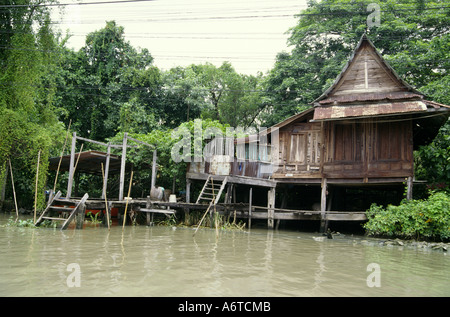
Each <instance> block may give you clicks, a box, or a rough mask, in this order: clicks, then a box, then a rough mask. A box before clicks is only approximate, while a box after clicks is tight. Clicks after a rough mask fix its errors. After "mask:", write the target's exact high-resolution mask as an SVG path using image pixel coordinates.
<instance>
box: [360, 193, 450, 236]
mask: <svg viewBox="0 0 450 317" xmlns="http://www.w3.org/2000/svg"><path fill="white" fill-rule="evenodd" d="M366 213H367V218H368V221H367V222H366V223H365V224H364V228H365V229H366V230H367V232H368V233H369V234H371V235H382V236H396V237H404V238H413V239H438V240H448V239H450V196H449V195H448V194H446V193H445V192H433V193H432V194H431V195H430V196H429V198H428V199H425V200H410V201H406V200H405V201H403V202H402V203H401V204H400V205H399V206H393V205H389V206H387V207H386V208H383V207H382V206H378V205H376V204H373V205H372V206H371V208H370V209H369V210H368V211H367V212H366Z"/></svg>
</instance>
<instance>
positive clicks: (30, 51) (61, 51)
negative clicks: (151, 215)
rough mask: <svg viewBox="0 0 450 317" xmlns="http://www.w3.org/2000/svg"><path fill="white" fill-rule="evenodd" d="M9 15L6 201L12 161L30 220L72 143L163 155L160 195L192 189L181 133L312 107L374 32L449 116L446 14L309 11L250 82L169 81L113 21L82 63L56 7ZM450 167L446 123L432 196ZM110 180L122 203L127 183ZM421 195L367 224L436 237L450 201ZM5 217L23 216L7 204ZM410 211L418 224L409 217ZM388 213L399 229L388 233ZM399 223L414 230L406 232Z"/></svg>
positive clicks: (144, 160) (423, 159) (18, 9)
mask: <svg viewBox="0 0 450 317" xmlns="http://www.w3.org/2000/svg"><path fill="white" fill-rule="evenodd" d="M7 3H8V4H11V6H5V7H2V8H1V10H0V30H1V34H2V35H1V36H0V191H1V190H2V189H4V190H5V195H4V197H6V199H5V201H7V200H10V201H12V199H9V198H10V197H13V190H12V186H10V184H11V183H10V180H9V175H10V172H11V171H10V170H9V162H11V166H12V172H13V174H14V182H15V191H16V194H17V201H18V202H19V204H20V206H19V208H20V207H22V208H25V209H28V210H30V209H33V208H34V201H35V192H37V196H36V198H37V208H38V209H42V207H43V206H44V204H45V194H44V192H45V190H46V189H52V188H53V182H54V180H55V172H50V171H48V158H49V157H52V156H60V155H61V153H62V152H64V151H63V149H64V142H65V136H66V135H67V134H66V133H67V131H68V132H69V135H70V133H71V132H76V133H77V135H78V136H81V137H86V138H90V139H95V140H98V141H103V142H115V141H117V142H120V141H121V140H122V137H123V134H124V133H125V132H127V133H129V134H130V135H131V136H133V137H134V138H136V139H139V140H142V141H145V142H147V143H149V144H154V145H155V147H156V149H157V152H158V164H159V169H158V178H157V183H158V185H160V186H163V187H165V188H170V189H175V190H177V191H180V190H182V189H183V188H184V185H185V184H184V182H185V175H184V173H185V167H186V165H185V163H184V162H181V163H179V162H174V161H173V160H172V158H171V155H170V151H171V146H172V145H173V144H174V143H175V141H176V140H174V138H173V137H172V135H173V131H175V130H176V129H177V128H178V129H183V128H186V129H188V130H189V131H190V132H191V133H192V131H193V127H194V120H196V119H202V129H203V131H204V130H205V129H206V128H207V127H213V126H214V127H218V128H219V129H221V130H223V131H224V129H225V128H226V127H227V126H231V127H238V126H239V127H243V128H249V127H254V128H259V127H268V126H271V125H272V124H275V123H277V122H279V121H281V120H284V119H286V118H287V117H289V116H291V115H293V114H295V113H297V112H299V111H301V110H304V109H306V108H308V107H310V106H311V105H310V102H311V101H313V100H314V99H316V98H317V97H318V96H320V94H321V93H322V92H323V91H324V90H325V89H326V88H328V87H329V86H330V85H331V84H332V82H333V80H334V79H335V77H336V76H337V75H338V74H339V72H340V71H341V69H342V67H343V66H344V64H345V63H346V61H347V60H348V57H349V54H350V53H351V50H352V48H353V47H354V46H355V45H356V43H357V41H358V39H360V37H361V35H362V33H363V32H365V31H367V32H368V35H369V37H370V39H371V40H372V41H373V42H374V45H375V46H376V47H377V48H379V49H380V51H381V54H382V55H383V57H384V58H386V60H387V61H388V62H389V63H390V65H392V67H393V68H394V69H395V70H396V71H397V73H398V74H399V75H400V76H401V77H402V78H403V79H405V80H406V81H407V82H408V83H410V84H412V85H413V86H414V87H415V88H417V89H418V90H420V91H422V92H424V93H426V94H427V95H428V96H429V98H430V99H431V100H434V101H436V102H440V103H443V104H450V97H449V95H448V93H447V90H448V85H449V83H450V75H449V69H450V64H449V63H450V62H449V61H450V49H448V48H449V46H450V32H449V25H450V23H449V16H450V2H449V1H427V2H424V1H418V0H402V1H381V0H370V1H367V0H356V1H349V0H323V1H320V2H318V1H310V2H309V7H308V8H307V9H305V10H303V11H302V12H301V13H300V15H299V16H298V23H297V25H294V26H293V27H292V28H291V29H290V30H288V32H289V39H288V44H289V48H290V51H289V52H280V53H279V54H278V55H277V57H276V61H275V63H274V66H273V68H272V69H271V70H270V71H268V72H267V73H266V74H262V73H259V74H256V75H246V74H240V73H238V72H237V71H236V70H235V69H234V68H233V65H232V64H231V63H229V62H226V61H225V62H223V63H222V64H221V65H218V66H217V65H213V64H211V63H200V64H192V65H189V66H185V67H181V66H179V67H174V68H172V69H169V70H162V69H159V68H158V67H157V66H155V60H154V58H153V56H152V54H151V51H150V49H146V48H136V47H133V46H132V45H131V44H130V43H129V42H128V41H127V40H126V38H125V30H124V28H123V27H122V26H120V25H118V24H117V23H116V22H114V21H108V22H106V24H105V26H104V27H103V28H101V29H99V30H96V31H93V32H91V33H90V34H88V35H87V36H86V40H85V45H84V46H83V47H82V48H81V49H79V50H73V49H70V48H68V47H67V41H68V39H69V36H68V35H64V34H62V33H61V31H60V30H57V29H56V28H55V24H53V23H52V21H51V18H50V17H51V16H50V10H51V8H52V7H51V6H46V5H45V4H55V3H57V1H56V0H40V1H39V2H36V1H35V0H21V1H16V0H10V1H8V2H7ZM368 3H378V4H379V5H380V8H381V14H382V20H381V25H380V26H379V27H371V28H369V29H367V15H368V12H367V4H368ZM19 4H20V6H14V5H19ZM36 4H39V5H36ZM78 146H80V145H78ZM92 149H96V148H94V147H92ZM98 149H99V150H104V149H103V148H98ZM65 150H66V152H64V154H67V150H68V147H66V148H65ZM78 150H80V148H79V147H78V148H77V151H78ZM84 150H88V149H87V148H84ZM130 153H132V154H133V155H129V157H130V158H131V159H132V160H133V162H132V163H133V164H134V166H135V170H136V173H135V178H134V185H133V189H132V190H133V193H132V194H131V195H132V196H136V197H137V196H141V195H142V192H143V191H144V190H145V191H147V190H148V188H149V184H150V178H151V177H150V172H147V171H145V168H144V167H145V166H147V165H148V161H149V158H151V157H152V149H148V148H146V147H141V146H138V147H137V148H135V149H130ZM118 154H120V153H118ZM38 156H39V157H40V159H39V162H38ZM449 157H450V125H449V124H448V123H447V124H445V125H444V126H443V127H442V128H441V130H440V132H439V134H438V136H437V137H436V139H435V140H434V141H433V142H432V143H431V144H430V145H428V146H425V147H421V148H420V149H418V150H417V151H416V152H415V160H416V164H415V166H416V171H415V175H416V178H418V179H424V180H427V181H428V182H429V184H430V185H431V186H432V187H433V188H440V189H445V188H448V184H449V182H450V159H449ZM36 176H37V179H38V181H37V186H36ZM110 181H111V183H112V184H113V186H111V188H112V190H116V189H117V187H115V186H116V185H114V182H117V181H118V180H115V179H114V178H113V177H111V180H110ZM66 187H67V177H66V176H65V175H59V178H58V183H57V188H58V189H61V190H62V191H64V188H66ZM101 188H102V187H101V179H99V178H95V176H90V175H83V176H80V179H79V190H80V191H86V192H89V193H90V194H92V196H99V195H100V192H101ZM414 194H415V198H416V199H418V200H415V201H413V202H409V203H406V202H405V203H404V204H402V205H401V206H398V207H393V206H389V207H385V208H382V207H380V206H374V207H372V208H371V209H370V210H369V211H368V214H369V215H370V217H371V218H373V219H377V221H379V223H378V225H377V226H378V227H376V226H375V224H374V222H373V221H372V222H369V223H371V224H370V225H368V227H367V230H368V231H370V232H373V233H376V232H377V233H381V232H383V233H387V232H391V233H392V234H402V235H405V236H423V237H428V236H429V235H430V234H431V233H430V232H431V231H430V230H434V229H436V228H437V227H433V228H434V229H431V227H432V226H437V224H438V223H439V222H438V218H439V217H442V218H443V219H445V220H446V221H448V218H449V215H448V212H449V211H448V209H443V210H441V212H440V213H439V212H438V211H437V209H438V207H439V206H440V207H442V208H448V205H447V203H446V201H447V200H446V199H447V198H448V197H447V196H444V195H441V194H439V195H438V194H433V195H431V196H430V197H429V198H428V193H427V192H419V191H417V192H415V193H414ZM110 196H111V195H110V193H108V197H110ZM446 197H447V198H446ZM419 199H422V200H419ZM427 199H428V200H430V199H431V200H430V201H428V200H427ZM439 200H442V202H441V205H439V203H438V201H439ZM426 202H428V205H429V206H427V203H426ZM0 205H3V207H4V208H3V209H6V210H8V209H9V208H10V207H12V204H8V203H6V202H4V200H3V199H1V200H0ZM430 206H435V207H433V208H435V209H433V210H434V211H432V210H431V209H430V210H428V209H427V210H425V211H423V212H422V213H423V214H424V215H425V214H427V216H420V213H421V212H419V209H420V208H422V207H423V208H431V207H430ZM0 207H1V206H0ZM12 208H14V207H12ZM409 208H410V209H413V210H416V211H417V213H416V214H412V213H409V214H405V215H403V216H401V215H400V214H401V212H400V210H402V211H406V210H407V209H409ZM376 213H379V215H378V216H376V215H375V214H376ZM388 213H394V214H395V215H396V216H395V217H393V218H395V219H397V220H392V221H393V222H392V223H387V222H386V221H387V220H386V219H385V218H388V216H387V215H388ZM428 213H430V214H428ZM402 217H403V218H404V220H405V225H404V226H403V227H404V228H403V227H401V225H399V221H400V220H399V219H401V218H402ZM426 217H428V218H426ZM425 218H426V219H425ZM428 219H431V220H430V221H429V222H427V221H428ZM422 220H423V223H422ZM416 225H417V226H419V228H418V229H416V231H414V230H413V229H412V227H413V226H416ZM399 226H400V227H399ZM383 227H385V228H383ZM447 234H448V233H445V232H443V233H439V235H438V236H439V237H440V238H445V237H447V238H448V236H447Z"/></svg>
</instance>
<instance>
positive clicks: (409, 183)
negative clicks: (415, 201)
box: [406, 176, 413, 200]
mask: <svg viewBox="0 0 450 317" xmlns="http://www.w3.org/2000/svg"><path fill="white" fill-rule="evenodd" d="M406 185H407V190H406V199H407V200H411V199H412V198H413V178H412V177H411V176H410V177H408V180H407V184H406Z"/></svg>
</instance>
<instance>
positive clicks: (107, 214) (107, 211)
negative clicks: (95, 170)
mask: <svg viewBox="0 0 450 317" xmlns="http://www.w3.org/2000/svg"><path fill="white" fill-rule="evenodd" d="M108 150H109V148H108ZM105 174H106V173H105V172H104V171H103V163H102V175H103V198H104V199H105V213H106V222H107V223H108V229H110V226H109V206H108V200H107V199H106V184H107V183H106V181H105Z"/></svg>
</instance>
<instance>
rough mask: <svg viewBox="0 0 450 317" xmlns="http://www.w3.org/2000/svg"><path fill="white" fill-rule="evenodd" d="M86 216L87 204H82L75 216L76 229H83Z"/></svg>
mask: <svg viewBox="0 0 450 317" xmlns="http://www.w3.org/2000/svg"><path fill="white" fill-rule="evenodd" d="M85 216H86V204H85V203H81V204H80V206H79V207H78V211H77V212H76V215H75V222H76V225H75V228H76V229H83V223H84V217H85Z"/></svg>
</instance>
